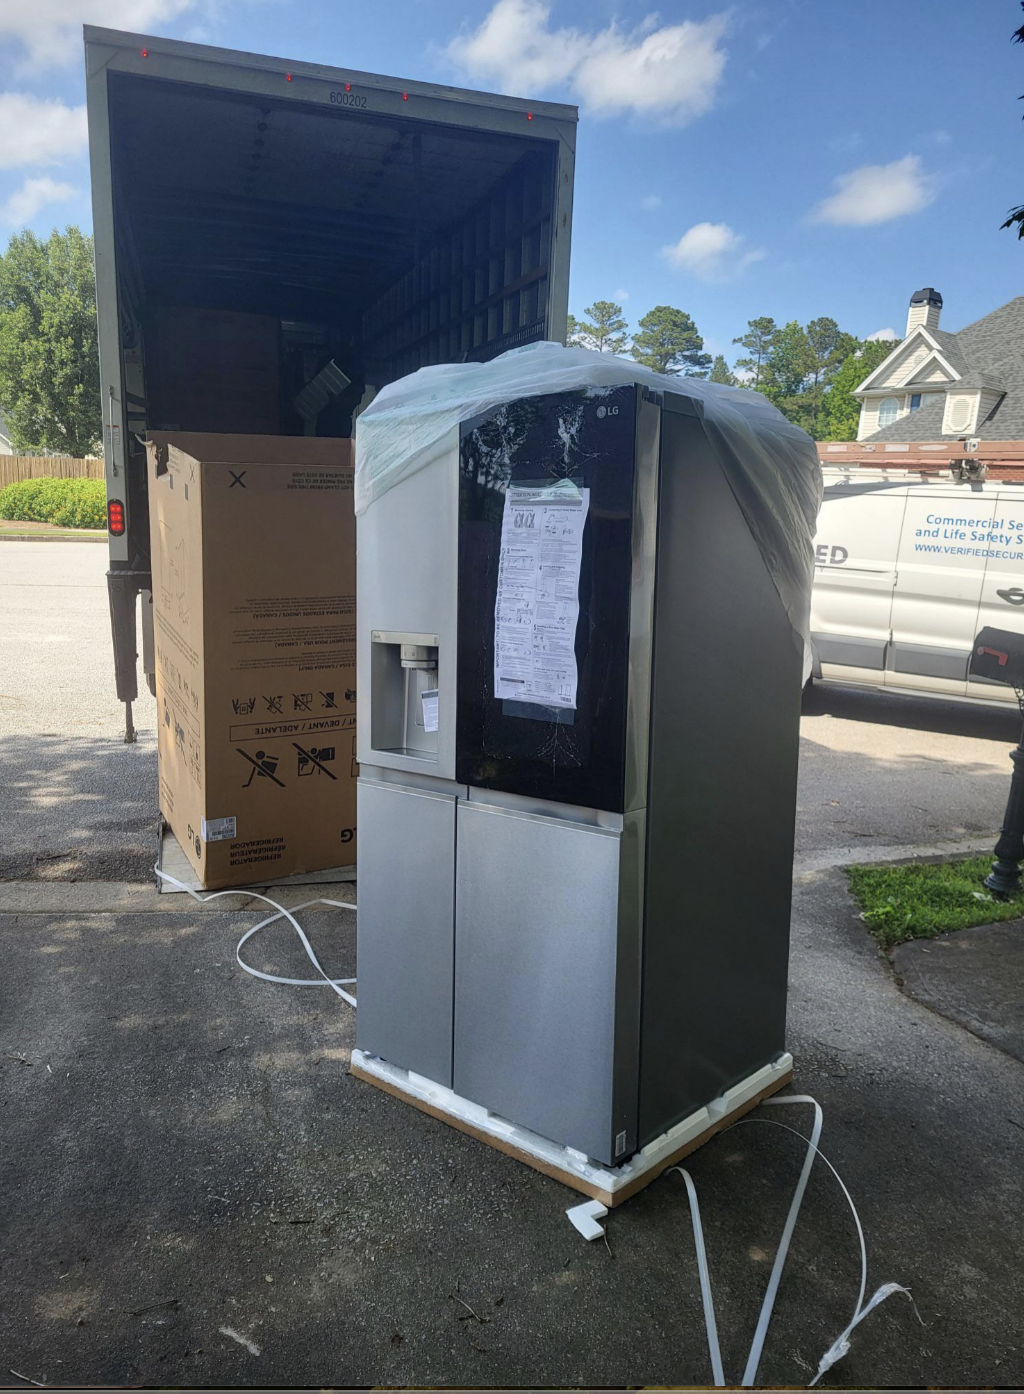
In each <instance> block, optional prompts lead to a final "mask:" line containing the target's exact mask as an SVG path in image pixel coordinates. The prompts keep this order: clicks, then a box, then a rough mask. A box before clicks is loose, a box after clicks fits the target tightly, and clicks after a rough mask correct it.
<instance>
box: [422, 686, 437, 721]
mask: <svg viewBox="0 0 1024 1394" xmlns="http://www.w3.org/2000/svg"><path fill="white" fill-rule="evenodd" d="M437 693H438V689H437V688H436V687H435V688H434V689H433V690H432V691H430V692H424V693H423V694H422V697H423V729H424V731H436V730H437V716H438V712H437Z"/></svg>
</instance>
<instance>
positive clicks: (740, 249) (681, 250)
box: [662, 223, 764, 281]
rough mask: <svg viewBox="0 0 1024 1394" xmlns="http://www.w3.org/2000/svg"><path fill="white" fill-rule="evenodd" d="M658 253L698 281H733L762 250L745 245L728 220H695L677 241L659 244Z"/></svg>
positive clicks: (756, 259) (761, 256)
mask: <svg viewBox="0 0 1024 1394" xmlns="http://www.w3.org/2000/svg"><path fill="white" fill-rule="evenodd" d="M662 255H663V256H665V257H666V258H667V260H668V261H670V262H671V263H672V265H673V266H677V267H679V268H680V269H682V270H684V271H689V272H690V273H691V274H692V275H694V276H697V277H698V278H699V279H700V280H702V281H734V280H735V279H736V277H737V276H739V275H741V274H742V273H743V272H744V271H745V270H746V269H747V267H748V266H750V265H752V263H753V262H755V261H760V260H761V259H762V258H763V257H764V252H763V251H762V250H761V249H760V248H758V247H748V246H747V245H746V238H745V237H743V236H742V235H741V234H740V233H738V232H734V231H733V229H732V228H731V227H730V226H729V224H728V223H695V224H694V226H693V227H692V228H690V229H688V231H686V232H684V233H683V235H682V237H680V239H679V241H678V242H675V243H673V244H672V246H671V247H663V248H662Z"/></svg>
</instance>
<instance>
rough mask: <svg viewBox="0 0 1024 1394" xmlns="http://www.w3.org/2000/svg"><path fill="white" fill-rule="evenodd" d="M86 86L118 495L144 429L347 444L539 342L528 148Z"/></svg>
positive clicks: (539, 154) (188, 90)
mask: <svg viewBox="0 0 1024 1394" xmlns="http://www.w3.org/2000/svg"><path fill="white" fill-rule="evenodd" d="M108 82H109V104H110V128H111V156H112V167H113V197H114V209H115V228H116V244H117V258H118V274H119V298H120V313H121V320H122V338H123V344H124V380H125V393H126V401H127V411H128V422H127V424H128V434H129V443H130V444H131V445H132V446H134V447H135V449H137V450H139V452H140V461H139V467H138V468H135V467H133V468H131V469H130V470H129V479H130V494H131V493H132V492H133V491H134V492H136V494H137V493H138V491H140V490H144V489H145V469H144V467H143V465H142V462H141V447H140V446H139V445H138V442H137V440H135V439H134V438H135V437H136V436H141V435H143V434H144V433H145V431H146V430H149V429H164V430H188V431H219V432H239V433H243V432H245V433H251V432H256V433H268V434H283V435H302V434H307V435H331V436H348V435H350V434H351V431H352V422H353V413H354V412H355V411H356V409H357V408H358V406H359V405H360V403H363V402H365V401H368V400H369V398H370V396H371V395H372V391H373V390H376V389H378V388H380V387H381V386H383V385H384V384H385V383H387V382H389V381H392V380H393V379H394V378H396V377H400V376H402V375H403V374H405V373H407V372H411V371H413V370H414V369H416V368H418V367H421V366H423V365H425V364H430V363H439V362H453V361H464V360H467V359H483V358H490V357H493V356H494V355H495V354H497V353H501V352H503V351H504V350H505V349H508V348H512V347H515V346H516V345H518V344H522V343H528V342H530V341H531V340H533V339H537V338H540V337H542V336H543V333H544V325H545V317H546V311H547V295H548V281H547V277H548V266H549V247H550V240H551V209H552V205H553V201H554V178H555V169H556V151H555V149H554V147H553V146H552V145H551V144H550V143H549V142H546V141H538V140H536V139H532V138H527V137H518V136H515V135H501V134H492V133H487V132H481V131H476V130H470V129H463V128H460V127H455V126H440V125H430V124H427V123H425V122H423V121H422V120H417V119H410V120H408V121H402V120H401V119H395V118H393V117H388V116H381V115H379V114H369V113H367V112H364V111H360V110H350V109H347V108H345V109H341V110H339V109H337V108H335V107H330V106H308V105H305V104H300V103H296V102H292V101H288V100H274V99H271V98H267V97H265V96H259V97H255V96H252V95H245V96H241V95H238V94H235V93H229V92H221V91H215V90H209V89H205V88H199V87H196V86H193V85H188V84H179V83H173V82H167V81H163V80H149V79H146V78H140V77H136V76H129V75H125V74H118V73H111V74H110V75H109V77H108ZM133 454H134V452H133ZM131 504H132V511H133V512H134V515H135V517H140V516H141V517H145V516H146V514H145V499H144V495H143V497H141V498H140V497H133V498H131ZM139 504H141V505H142V509H141V511H140V510H139V509H138V505H139ZM132 534H133V538H132V540H133V543H134V544H135V546H136V547H137V548H140V549H141V548H142V547H143V546H145V547H146V549H147V551H148V537H146V535H145V534H146V529H145V528H141V529H140V528H133V529H132ZM147 564H148V557H145V558H144V557H142V556H138V557H137V558H136V559H135V565H137V566H139V565H141V566H145V565H147Z"/></svg>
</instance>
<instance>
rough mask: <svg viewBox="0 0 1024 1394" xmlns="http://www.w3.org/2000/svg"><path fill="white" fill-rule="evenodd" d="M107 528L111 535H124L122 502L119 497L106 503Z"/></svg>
mask: <svg viewBox="0 0 1024 1394" xmlns="http://www.w3.org/2000/svg"><path fill="white" fill-rule="evenodd" d="M107 530H108V531H109V533H110V535H111V537H123V536H124V504H123V503H122V502H121V500H120V499H111V500H110V501H109V502H108V504H107Z"/></svg>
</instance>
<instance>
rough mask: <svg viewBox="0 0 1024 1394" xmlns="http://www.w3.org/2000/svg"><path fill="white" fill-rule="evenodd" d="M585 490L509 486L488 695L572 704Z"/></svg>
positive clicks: (560, 485) (586, 503)
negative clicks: (491, 676) (490, 687)
mask: <svg viewBox="0 0 1024 1394" xmlns="http://www.w3.org/2000/svg"><path fill="white" fill-rule="evenodd" d="M589 507H590V490H589V489H581V488H578V487H577V486H576V485H575V484H573V483H572V482H571V481H570V480H562V481H561V482H560V483H558V484H550V485H542V486H535V487H530V486H521V485H520V486H515V487H514V486H510V487H509V488H508V490H507V491H506V493H505V510H504V513H503V515H502V520H501V555H500V558H499V562H498V593H497V598H496V600H495V605H494V695H495V697H496V698H498V700H499V701H503V700H504V701H508V700H511V701H518V702H536V703H540V704H543V705H544V706H547V707H571V708H575V706H576V684H577V671H576V625H577V623H578V621H579V617H580V598H579V596H580V567H581V564H582V560H583V528H584V525H585V523H586V521H587V510H588V509H589Z"/></svg>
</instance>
